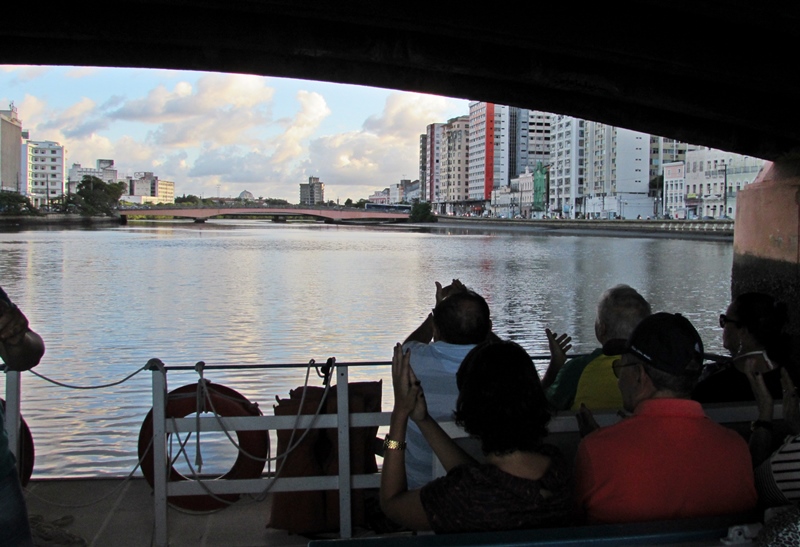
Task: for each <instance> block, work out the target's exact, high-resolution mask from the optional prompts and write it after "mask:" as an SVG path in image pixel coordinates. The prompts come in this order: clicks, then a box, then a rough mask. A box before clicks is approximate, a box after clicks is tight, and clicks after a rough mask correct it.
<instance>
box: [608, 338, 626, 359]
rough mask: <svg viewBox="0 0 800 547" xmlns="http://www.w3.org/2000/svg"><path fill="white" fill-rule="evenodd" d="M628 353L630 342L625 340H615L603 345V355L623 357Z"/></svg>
mask: <svg viewBox="0 0 800 547" xmlns="http://www.w3.org/2000/svg"><path fill="white" fill-rule="evenodd" d="M623 353H628V341H627V340H625V339H624V338H613V339H611V340H609V341H608V342H606V343H605V344H603V355H622V354H623Z"/></svg>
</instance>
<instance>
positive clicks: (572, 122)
mask: <svg viewBox="0 0 800 547" xmlns="http://www.w3.org/2000/svg"><path fill="white" fill-rule="evenodd" d="M585 124H586V122H585V121H584V120H581V119H579V118H573V117H572V116H563V115H560V114H556V115H553V120H552V125H551V127H550V212H551V213H553V214H558V215H562V216H565V217H568V218H575V215H576V212H577V210H578V207H580V206H581V205H582V202H583V195H584V169H585V164H584V161H585V159H584V145H585Z"/></svg>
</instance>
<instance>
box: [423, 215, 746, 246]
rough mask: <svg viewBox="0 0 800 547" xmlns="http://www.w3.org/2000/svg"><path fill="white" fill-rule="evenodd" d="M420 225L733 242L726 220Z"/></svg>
mask: <svg viewBox="0 0 800 547" xmlns="http://www.w3.org/2000/svg"><path fill="white" fill-rule="evenodd" d="M420 226H439V227H442V228H470V229H486V230H491V231H525V232H541V233H543V234H548V235H553V234H563V235H584V236H596V237H664V238H677V239H702V240H705V241H709V240H711V241H728V242H731V243H733V222H732V221H730V220H556V219H547V220H544V219H542V220H525V219H513V220H512V219H498V218H473V217H439V222H437V223H436V224H432V225H431V224H425V225H422V224H421V225H420Z"/></svg>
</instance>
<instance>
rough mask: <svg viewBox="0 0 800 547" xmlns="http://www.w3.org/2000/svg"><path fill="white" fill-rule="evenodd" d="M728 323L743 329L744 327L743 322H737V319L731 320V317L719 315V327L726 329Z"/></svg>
mask: <svg viewBox="0 0 800 547" xmlns="http://www.w3.org/2000/svg"><path fill="white" fill-rule="evenodd" d="M728 323H733V324H734V325H736V326H737V327H741V326H742V322H741V321H737V320H736V319H731V318H730V317H728V316H727V315H725V314H724V313H721V314H719V326H720V328H723V329H724V328H725V325H727V324H728Z"/></svg>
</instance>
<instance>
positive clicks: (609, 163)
mask: <svg viewBox="0 0 800 547" xmlns="http://www.w3.org/2000/svg"><path fill="white" fill-rule="evenodd" d="M585 136H586V141H585V151H584V155H585V158H586V186H585V188H584V196H585V199H584V200H583V202H584V203H583V205H584V208H583V210H582V212H583V213H586V214H588V215H592V216H601V217H606V218H607V217H609V216H619V217H623V218H637V217H642V218H648V217H652V216H654V215H655V214H656V211H655V209H654V207H655V205H654V202H653V198H652V197H651V196H650V167H649V166H650V135H649V134H647V133H640V132H638V131H631V130H630V129H623V128H621V127H613V126H609V125H606V124H603V123H599V122H585Z"/></svg>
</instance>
